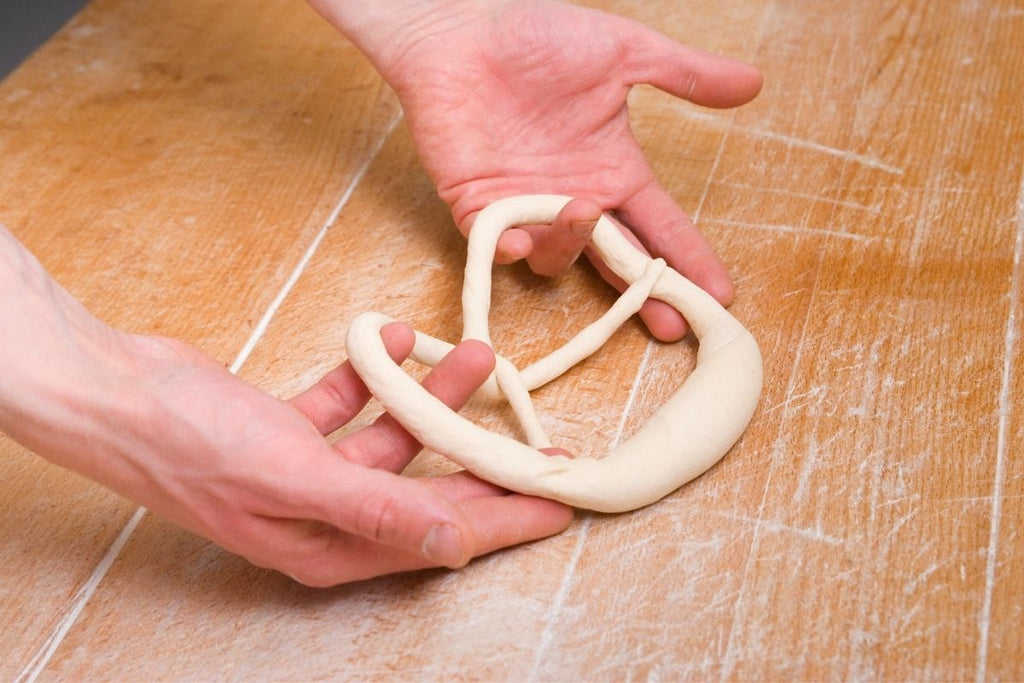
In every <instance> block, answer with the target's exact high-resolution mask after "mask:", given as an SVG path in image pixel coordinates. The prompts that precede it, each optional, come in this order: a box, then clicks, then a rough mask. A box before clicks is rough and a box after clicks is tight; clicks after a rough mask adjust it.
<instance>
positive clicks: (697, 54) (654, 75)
mask: <svg viewBox="0 0 1024 683" xmlns="http://www.w3.org/2000/svg"><path fill="white" fill-rule="evenodd" d="M623 21H624V22H625V26H626V32H627V37H626V45H628V46H629V52H628V55H627V58H626V66H627V69H628V71H629V73H630V74H631V76H632V80H633V81H634V82H635V83H647V84H649V85H653V86H654V87H656V88H658V89H659V90H664V91H665V92H667V93H670V94H672V95H675V96H676V97H681V98H683V99H685V100H689V101H691V102H693V103H694V104H699V105H701V106H705V107H716V108H728V107H736V106H739V105H741V104H745V103H747V102H749V101H750V100H752V99H754V97H756V96H757V93H759V92H760V91H761V86H762V85H763V83H764V80H763V79H762V77H761V72H760V71H758V70H757V69H756V68H755V67H753V66H751V65H750V64H747V63H745V62H741V61H739V60H736V59H731V58H729V57H723V56H721V55H716V54H712V53H710V52H704V51H702V50H697V49H695V48H691V47H686V46H685V45H681V44H680V43H677V42H676V41H674V40H672V39H671V38H669V37H668V36H666V35H664V34H661V33H659V32H657V31H655V30H653V29H651V28H648V27H647V26H644V25H643V24H640V23H638V22H633V21H631V20H628V19H624V20H623Z"/></svg>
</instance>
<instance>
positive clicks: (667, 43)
mask: <svg viewBox="0 0 1024 683" xmlns="http://www.w3.org/2000/svg"><path fill="white" fill-rule="evenodd" d="M436 4H438V5H440V6H442V7H443V6H445V5H446V3H444V2H441V3H436ZM447 5H448V7H447V8H445V9H441V10H438V16H434V17H433V18H432V20H430V21H427V20H422V19H421V21H420V23H419V24H416V25H415V28H416V30H414V31H412V32H411V33H412V36H411V37H406V40H405V42H404V43H403V42H401V41H400V42H399V43H398V44H399V45H400V46H401V49H400V50H399V49H394V50H392V51H391V52H385V53H383V54H377V55H375V57H376V58H375V60H374V61H375V64H377V66H378V68H380V69H381V71H382V73H383V74H384V76H385V78H386V79H387V80H388V81H389V82H390V83H391V84H392V86H393V87H394V88H395V89H396V92H397V93H398V95H399V98H400V99H401V101H402V104H403V106H404V108H405V111H406V114H407V116H408V120H409V125H410V127H411V129H412V134H413V137H414V140H415V142H416V146H417V148H418V150H419V153H420V155H421V158H422V160H423V163H424V165H425V167H426V169H427V171H428V173H429V174H430V175H431V177H432V178H433V180H434V181H435V183H436V184H437V187H438V191H439V193H440V195H441V197H442V198H443V199H444V200H445V201H446V202H447V203H448V204H449V205H450V206H451V207H452V213H453V215H454V217H455V220H456V222H457V224H458V225H459V227H460V229H461V230H462V232H463V233H464V234H468V231H469V229H470V228H471V226H472V223H473V218H474V216H475V215H476V213H477V212H478V211H479V210H480V209H481V208H483V207H484V206H486V205H487V204H488V203H490V202H492V201H494V200H496V199H499V198H501V197H505V196H509V195H515V194H528V193H558V194H566V195H571V196H574V197H579V198H582V199H580V200H577V201H575V202H573V203H571V204H570V205H569V206H567V207H566V209H564V210H563V214H562V215H560V216H559V217H558V219H556V221H555V224H554V225H553V226H552V229H551V230H545V229H544V228H541V227H539V226H528V227H526V228H525V229H520V230H515V229H513V230H509V231H506V233H505V234H504V235H503V236H502V239H501V241H500V243H499V246H498V249H499V253H498V258H499V260H501V261H504V262H509V261H513V260H516V259H519V258H526V259H528V260H529V261H530V264H531V266H532V267H533V268H534V269H535V270H537V271H538V272H541V273H542V274H550V273H556V272H559V271H560V270H562V269H564V268H565V267H567V266H568V265H569V264H570V263H571V262H572V260H574V259H575V257H576V256H577V255H578V254H579V251H580V249H581V248H582V247H583V244H585V243H586V241H587V239H588V238H589V232H588V231H587V226H589V227H591V228H592V226H593V223H594V222H595V221H596V219H597V217H598V216H599V215H600V213H601V211H602V210H615V212H616V215H617V216H618V218H619V219H621V221H622V222H623V223H624V224H625V226H626V227H628V229H629V231H630V232H631V233H632V235H635V239H634V243H637V244H638V245H642V248H645V249H646V250H647V251H648V252H649V253H652V254H654V255H656V256H661V257H663V258H665V259H666V261H667V262H668V263H669V265H671V266H673V267H674V268H676V269H677V270H679V271H680V272H682V273H683V274H684V275H686V276H687V277H688V278H690V279H691V280H693V281H694V282H695V283H697V284H698V285H700V286H701V287H703V288H704V289H705V290H707V291H708V292H710V293H711V294H712V295H713V296H715V297H716V298H717V299H718V300H719V301H720V302H721V303H723V304H728V303H729V302H730V301H731V300H732V297H733V286H732V282H731V280H730V278H729V275H728V273H727V272H726V269H725V267H724V265H723V264H722V262H721V261H720V260H719V258H718V256H717V255H716V254H715V253H714V251H713V250H712V248H711V247H710V246H709V245H708V243H707V242H706V241H705V240H704V238H703V236H702V235H701V234H700V232H699V231H698V230H697V228H696V227H695V226H694V225H693V223H692V222H691V221H690V220H689V218H688V217H687V216H686V215H685V214H684V213H683V211H682V209H680V207H679V206H678V205H677V204H676V202H675V201H674V200H673V199H672V197H671V196H669V195H668V194H667V193H666V192H665V190H663V189H662V188H661V187H660V185H659V184H658V182H657V181H656V180H655V178H654V174H653V172H652V170H651V167H650V165H649V164H648V163H647V160H646V159H645V157H644V154H643V152H642V150H641V149H640V147H639V145H638V144H637V141H636V139H635V138H634V136H633V134H632V132H631V130H630V126H629V115H628V110H627V105H626V96H627V94H628V93H629V90H630V88H631V87H632V86H633V85H635V84H638V83H648V84H651V85H654V86H655V87H658V88H660V89H662V90H665V91H667V92H669V93H671V94H673V95H676V96H677V97H680V98H683V99H687V100H689V101H691V102H694V103H696V104H700V105H704V106H710V107H733V106H737V105H740V104H743V103H745V102H747V101H749V100H750V99H752V98H753V97H754V96H755V95H756V94H757V92H758V91H759V90H760V87H761V76H760V74H759V73H758V71H757V70H756V69H754V68H753V67H751V66H748V65H746V64H744V63H742V62H738V61H735V60H732V59H727V58H724V57H719V56H715V55H712V54H708V53H705V52H701V51H699V50H695V49H692V48H688V47H684V46H682V45H680V44H678V43H676V42H674V41H673V40H671V39H669V38H667V37H666V36H664V35H662V34H660V33H658V32H657V31H654V30H652V29H650V28H648V27H646V26H644V25H642V24H640V23H637V22H635V21H632V20H629V19H625V18H623V17H618V16H615V15H611V14H607V13H604V12H600V11H597V10H591V9H586V8H581V7H576V6H573V5H569V4H564V3H560V2H551V1H549V0H524V1H519V2H512V3H506V2H491V3H475V4H472V6H473V7H475V8H479V7H483V9H470V10H467V9H466V8H465V6H463V8H462V11H460V12H456V11H454V10H453V9H452V8H453V7H455V6H457V5H459V3H447ZM371 57H374V55H371ZM572 226H575V228H576V229H575V230H571V229H570V228H571V227H572ZM632 235H630V236H631V237H632ZM597 265H598V267H599V269H600V268H601V264H597ZM603 274H605V275H606V276H608V275H609V273H608V272H607V270H606V269H603ZM609 279H610V280H614V279H615V278H614V276H612V277H610V278H609ZM616 284H620V283H616ZM641 317H642V318H643V319H644V321H645V322H646V324H647V325H648V327H649V328H650V329H651V331H652V333H653V334H655V336H657V337H659V338H662V339H666V340H674V339H677V338H679V337H680V336H681V335H682V334H683V333H685V331H686V326H685V324H684V323H683V321H682V318H681V316H679V315H678V314H677V313H676V312H675V311H674V310H673V309H671V308H670V307H668V306H667V305H666V304H663V303H661V302H657V301H649V302H648V303H647V305H646V306H645V308H644V310H642V311H641Z"/></svg>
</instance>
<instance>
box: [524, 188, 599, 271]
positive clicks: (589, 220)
mask: <svg viewBox="0 0 1024 683" xmlns="http://www.w3.org/2000/svg"><path fill="white" fill-rule="evenodd" d="M600 217H601V206H600V205H599V204H598V203H597V202H595V201H593V200H590V199H582V198H577V199H573V200H572V201H570V202H569V203H568V204H566V205H565V206H564V207H562V210H561V211H559V212H558V215H557V216H555V220H554V221H553V222H552V223H551V225H550V226H534V229H533V230H531V231H530V235H531V237H532V238H533V250H532V252H531V253H530V254H529V256H527V263H529V265H530V269H531V270H533V272H535V273H537V274H538V275H546V276H549V277H552V276H555V275H561V274H563V273H565V272H566V271H567V270H569V268H570V267H571V266H572V264H573V263H575V262H576V259H578V258H579V256H580V254H581V253H582V252H583V248H584V247H585V246H587V243H588V242H590V235H591V234H592V233H593V232H594V226H595V225H597V220H598V219H599V218H600Z"/></svg>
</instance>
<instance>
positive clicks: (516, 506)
mask: <svg viewBox="0 0 1024 683" xmlns="http://www.w3.org/2000/svg"><path fill="white" fill-rule="evenodd" d="M463 508H464V510H465V513H466V516H467V518H468V519H469V520H471V522H470V523H471V527H472V534H471V538H472V539H473V544H472V546H471V547H470V548H469V554H470V556H471V557H480V556H481V555H486V554H488V553H491V552H494V551H496V550H500V549H502V548H507V547H510V546H514V545H519V544H521V543H527V542H530V541H535V540H538V539H541V538H546V537H548V536H552V535H554V534H557V533H560V532H561V531H564V530H565V529H566V528H567V527H568V526H569V525H570V524H571V523H572V519H573V511H572V508H570V507H568V506H566V505H562V504H561V503H555V502H552V501H549V500H544V499H542V498H534V497H530V496H521V495H508V496H497V497H478V498H474V499H472V500H469V501H467V502H465V503H464V504H463ZM312 548H313V550H314V551H313V552H310V553H296V554H295V555H293V556H292V558H291V559H290V561H286V564H287V565H288V566H287V567H286V568H285V569H284V571H286V572H287V573H288V574H289V575H291V576H292V577H293V578H295V579H296V580H298V581H300V582H301V583H305V584H307V585H312V586H330V585H336V584H339V583H345V582H349V581H358V580H362V579H368V578H371V577H375V576H382V575H385V574H393V573H396V572H404V571H412V570H416V569H426V568H430V567H437V566H438V564H437V563H435V562H431V561H430V560H428V559H426V558H424V557H423V556H422V555H420V554H418V553H411V552H407V551H403V550H401V549H398V548H391V547H383V548H382V547H381V546H380V545H378V544H376V543H374V542H372V541H370V540H368V539H366V538H364V537H356V536H348V535H344V534H337V533H335V534H332V535H329V536H327V535H325V536H321V537H319V538H314V539H313V540H312Z"/></svg>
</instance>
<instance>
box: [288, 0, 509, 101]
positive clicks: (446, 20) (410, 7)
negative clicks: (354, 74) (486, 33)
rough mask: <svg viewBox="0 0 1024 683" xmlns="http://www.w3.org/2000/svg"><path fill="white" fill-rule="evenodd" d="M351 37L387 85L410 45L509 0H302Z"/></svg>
mask: <svg viewBox="0 0 1024 683" xmlns="http://www.w3.org/2000/svg"><path fill="white" fill-rule="evenodd" d="M308 2H309V4H310V5H311V6H312V7H313V9H314V10H316V11H317V12H318V13H319V14H320V15H321V16H322V17H324V18H325V19H326V20H327V21H328V22H329V23H331V24H332V25H333V26H334V27H335V28H336V29H338V30H339V31H340V32H341V33H342V34H343V35H345V37H346V38H348V39H349V40H350V41H352V42H353V43H354V44H355V45H356V47H358V48H359V49H360V50H361V51H362V52H363V53H364V54H365V55H366V56H367V57H368V58H369V59H370V61H371V62H372V63H373V65H374V67H376V69H377V70H378V71H379V72H380V73H381V75H382V76H383V77H384V79H385V80H386V81H388V82H389V83H390V84H391V85H392V86H395V85H396V83H397V82H400V80H401V74H402V66H401V65H402V62H403V58H404V56H405V55H406V53H408V51H409V50H410V49H411V48H412V47H414V46H415V45H417V44H419V43H422V42H423V41H425V40H430V39H431V38H433V37H435V36H439V35H443V34H444V33H446V32H448V31H450V30H452V29H454V28H458V27H464V26H466V25H467V24H471V23H474V22H477V21H482V20H486V19H488V18H489V17H493V16H494V14H495V13H497V12H498V11H500V10H501V9H502V8H503V7H506V6H508V5H510V4H512V2H511V0H388V1H385V2H381V1H380V0H308Z"/></svg>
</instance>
